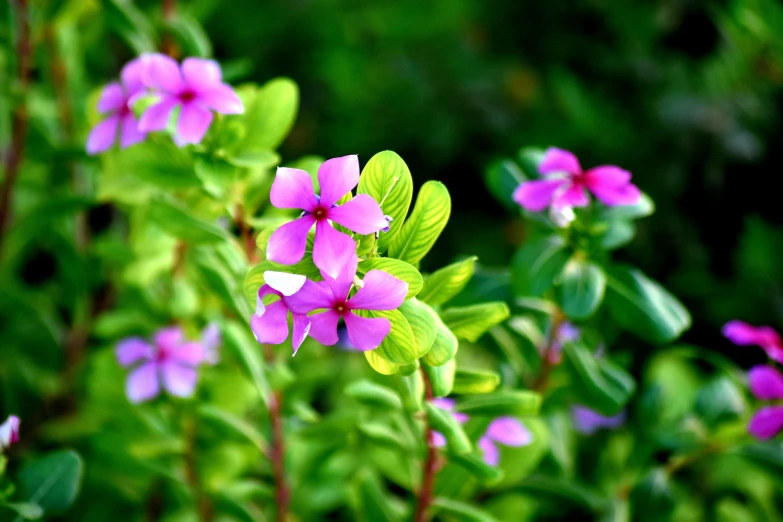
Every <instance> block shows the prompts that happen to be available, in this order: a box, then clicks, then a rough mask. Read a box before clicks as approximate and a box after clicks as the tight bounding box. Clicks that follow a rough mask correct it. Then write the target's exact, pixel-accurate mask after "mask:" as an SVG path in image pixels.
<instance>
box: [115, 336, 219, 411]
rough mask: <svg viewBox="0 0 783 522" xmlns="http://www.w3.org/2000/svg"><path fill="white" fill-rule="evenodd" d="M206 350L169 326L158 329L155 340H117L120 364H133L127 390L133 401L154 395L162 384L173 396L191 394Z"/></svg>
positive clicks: (136, 401)
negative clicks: (150, 342) (151, 341)
mask: <svg viewBox="0 0 783 522" xmlns="http://www.w3.org/2000/svg"><path fill="white" fill-rule="evenodd" d="M205 357H206V354H205V350H204V348H203V346H201V345H200V344H199V343H195V342H188V341H187V340H186V339H185V338H184V334H183V333H182V329H180V328H179V327H178V326H171V327H167V328H163V329H161V330H158V332H157V333H156V334H155V342H154V344H148V343H147V342H146V341H145V340H144V339H141V338H139V337H131V338H128V339H124V340H122V341H120V342H119V343H118V344H117V361H118V362H119V363H120V366H124V367H129V366H133V367H134V369H133V371H132V372H131V374H130V375H129V376H128V381H127V383H126V387H125V389H126V393H127V395H128V400H130V401H131V402H133V403H139V402H144V401H148V400H150V399H153V398H155V397H157V396H158V395H159V394H160V391H161V385H162V386H163V388H165V389H166V391H167V392H168V393H170V394H171V395H174V396H176V397H191V396H192V395H193V392H194V391H195V389H196V381H197V379H198V373H197V372H196V368H197V367H198V366H199V365H200V364H202V363H204V362H205Z"/></svg>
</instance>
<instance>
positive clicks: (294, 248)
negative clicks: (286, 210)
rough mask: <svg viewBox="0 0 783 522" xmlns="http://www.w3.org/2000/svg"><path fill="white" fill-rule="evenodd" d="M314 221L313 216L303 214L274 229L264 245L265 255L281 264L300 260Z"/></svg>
mask: <svg viewBox="0 0 783 522" xmlns="http://www.w3.org/2000/svg"><path fill="white" fill-rule="evenodd" d="M313 223H315V218H314V217H313V216H303V217H300V218H299V219H295V220H293V221H291V222H289V223H286V224H285V225H283V226H281V227H280V228H278V229H277V230H275V231H274V232H273V233H272V235H271V236H270V237H269V243H268V244H267V246H266V257H267V258H269V260H270V261H274V262H275V263H280V264H283V265H293V264H294V263H298V262H299V261H301V260H302V258H303V257H304V253H305V248H306V247H307V233H308V232H309V231H310V229H311V228H312V226H313Z"/></svg>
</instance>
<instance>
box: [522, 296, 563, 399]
mask: <svg viewBox="0 0 783 522" xmlns="http://www.w3.org/2000/svg"><path fill="white" fill-rule="evenodd" d="M565 319H566V318H565V316H564V315H563V313H562V312H561V311H560V310H555V311H554V312H553V313H552V320H551V322H550V325H549V335H548V336H547V340H546V347H545V348H544V351H543V353H542V355H541V370H540V371H539V372H538V376H536V378H535V380H534V381H533V383H532V384H531V385H530V389H532V390H534V391H542V390H543V389H544V388H546V385H547V382H548V381H549V374H550V373H552V369H553V368H554V367H555V364H554V363H552V361H551V355H552V350H554V348H555V344H556V342H557V331H558V330H559V329H560V327H561V326H562V324H563V323H564V322H565Z"/></svg>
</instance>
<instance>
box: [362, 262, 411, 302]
mask: <svg viewBox="0 0 783 522" xmlns="http://www.w3.org/2000/svg"><path fill="white" fill-rule="evenodd" d="M407 293H408V283H406V282H404V281H400V280H399V279H397V278H396V277H394V276H393V275H390V274H387V273H386V272H384V271H382V270H370V271H369V272H367V275H365V276H364V287H363V288H361V289H360V290H359V291H358V292H356V295H354V296H353V297H351V299H350V300H349V301H348V303H347V304H348V308H350V309H351V310H395V309H397V308H399V307H400V305H401V304H402V302H403V301H405V295H406V294H407Z"/></svg>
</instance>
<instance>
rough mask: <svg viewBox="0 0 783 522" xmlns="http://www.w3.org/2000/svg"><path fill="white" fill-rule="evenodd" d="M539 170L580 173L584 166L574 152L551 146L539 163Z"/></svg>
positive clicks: (547, 172)
mask: <svg viewBox="0 0 783 522" xmlns="http://www.w3.org/2000/svg"><path fill="white" fill-rule="evenodd" d="M538 171H539V172H540V173H541V174H552V173H555V172H563V173H568V174H580V173H581V172H582V167H581V165H579V160H578V159H576V156H574V155H573V153H571V152H568V151H567V150H563V149H558V148H557V147H550V148H548V149H547V150H546V153H545V154H544V159H543V160H541V163H540V164H539V165H538Z"/></svg>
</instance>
